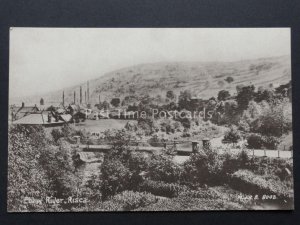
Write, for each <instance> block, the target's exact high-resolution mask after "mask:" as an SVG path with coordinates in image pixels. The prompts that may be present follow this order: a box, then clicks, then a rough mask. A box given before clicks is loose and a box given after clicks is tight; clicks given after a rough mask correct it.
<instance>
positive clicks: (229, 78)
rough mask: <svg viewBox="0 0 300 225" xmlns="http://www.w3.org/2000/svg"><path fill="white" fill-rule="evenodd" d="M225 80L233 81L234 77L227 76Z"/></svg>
mask: <svg viewBox="0 0 300 225" xmlns="http://www.w3.org/2000/svg"><path fill="white" fill-rule="evenodd" d="M225 81H227V83H231V82H233V81H234V79H233V78H232V77H227V78H226V79H225Z"/></svg>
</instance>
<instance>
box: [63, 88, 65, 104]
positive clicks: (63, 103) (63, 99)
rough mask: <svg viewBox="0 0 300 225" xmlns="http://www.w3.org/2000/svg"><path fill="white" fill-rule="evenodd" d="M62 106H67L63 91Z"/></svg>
mask: <svg viewBox="0 0 300 225" xmlns="http://www.w3.org/2000/svg"><path fill="white" fill-rule="evenodd" d="M62 104H63V106H65V92H64V91H63V96H62Z"/></svg>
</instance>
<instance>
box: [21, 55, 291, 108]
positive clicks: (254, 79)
mask: <svg viewBox="0 0 300 225" xmlns="http://www.w3.org/2000/svg"><path fill="white" fill-rule="evenodd" d="M228 77H232V78H233V82H228V81H226V78H228ZM289 80H291V63H290V57H289V56H281V57H272V58H262V59H255V60H244V61H237V62H209V63H201V62H174V63H171V62H170V63H153V64H141V65H136V66H133V67H128V68H123V69H119V70H116V71H113V72H110V73H107V74H104V75H102V76H99V78H97V79H94V80H90V81H89V83H90V100H91V101H90V102H91V103H92V104H95V103H97V102H98V101H99V95H100V97H101V101H103V100H110V99H111V98H112V97H125V96H127V95H136V96H141V95H145V94H149V95H151V96H157V95H158V94H159V95H161V96H162V97H164V96H165V94H166V92H167V91H168V90H173V91H174V92H175V93H179V92H180V91H182V90H186V89H189V90H191V91H192V93H193V94H194V95H195V96H198V97H201V98H210V97H212V96H217V93H218V92H219V91H220V90H223V89H226V90H229V91H230V92H231V93H234V92H235V90H236V86H237V85H241V84H243V85H249V84H254V85H255V86H256V87H259V86H268V85H270V84H273V85H274V86H278V85H280V84H283V83H287V82H288V81H289ZM80 86H82V89H83V99H84V92H85V90H86V83H84V84H81V85H78V86H75V87H70V88H66V89H65V90H64V91H65V102H66V103H70V102H72V101H73V93H74V91H76V95H77V99H79V88H80ZM41 97H43V98H44V99H45V102H46V103H47V102H48V103H49V102H61V99H62V90H61V91H58V92H53V93H49V94H47V95H44V96H35V97H30V98H27V99H22V100H23V101H25V102H36V103H38V102H39V99H40V98H41Z"/></svg>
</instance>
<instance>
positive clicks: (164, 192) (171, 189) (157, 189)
mask: <svg viewBox="0 0 300 225" xmlns="http://www.w3.org/2000/svg"><path fill="white" fill-rule="evenodd" d="M139 189H140V191H145V192H150V193H152V194H154V195H159V196H164V197H169V198H173V197H175V196H178V195H179V193H180V192H182V191H184V190H185V189H186V187H185V186H183V185H179V184H175V183H165V182H163V181H153V180H145V181H144V182H143V183H142V184H141V185H140V187H139Z"/></svg>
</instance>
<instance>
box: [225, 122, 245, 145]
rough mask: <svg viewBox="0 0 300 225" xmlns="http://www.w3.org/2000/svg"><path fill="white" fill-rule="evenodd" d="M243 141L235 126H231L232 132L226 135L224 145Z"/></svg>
mask: <svg viewBox="0 0 300 225" xmlns="http://www.w3.org/2000/svg"><path fill="white" fill-rule="evenodd" d="M240 139H241V134H240V132H239V131H238V129H237V128H236V127H235V126H231V128H230V130H229V131H227V132H226V133H225V135H224V139H223V140H222V142H223V143H237V142H238V141H239V140H240Z"/></svg>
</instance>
